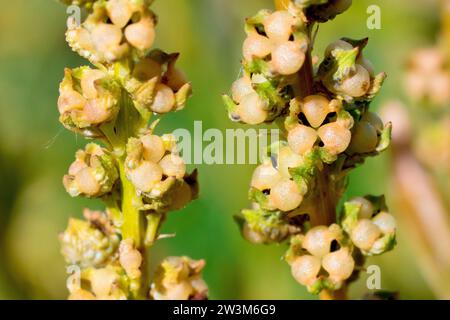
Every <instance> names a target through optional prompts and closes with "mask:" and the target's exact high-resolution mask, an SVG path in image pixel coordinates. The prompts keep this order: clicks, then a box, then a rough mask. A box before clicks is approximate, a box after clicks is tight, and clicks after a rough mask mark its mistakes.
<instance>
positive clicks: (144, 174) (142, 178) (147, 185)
mask: <svg viewBox="0 0 450 320" xmlns="http://www.w3.org/2000/svg"><path fill="white" fill-rule="evenodd" d="M162 175H163V172H162V169H161V167H160V166H159V165H157V164H156V163H153V162H149V161H143V162H142V164H141V165H140V166H139V167H137V168H136V169H134V170H131V171H130V172H129V173H128V176H129V179H130V180H131V182H132V183H133V185H134V186H135V187H136V188H137V189H138V190H139V191H142V192H150V191H151V190H152V189H153V187H154V186H155V185H156V184H157V183H158V182H160V181H161V179H162Z"/></svg>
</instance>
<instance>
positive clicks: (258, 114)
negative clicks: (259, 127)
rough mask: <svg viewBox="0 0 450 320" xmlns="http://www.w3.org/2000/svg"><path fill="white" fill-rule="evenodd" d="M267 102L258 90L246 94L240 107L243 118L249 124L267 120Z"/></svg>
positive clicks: (239, 110) (239, 112)
mask: <svg viewBox="0 0 450 320" xmlns="http://www.w3.org/2000/svg"><path fill="white" fill-rule="evenodd" d="M266 108H267V103H266V102H265V101H264V100H263V99H261V98H260V97H259V95H258V94H257V93H256V92H252V93H250V94H248V95H246V96H245V97H244V98H243V99H242V101H241V103H240V104H239V107H238V114H239V117H240V118H241V120H242V121H243V122H245V123H247V124H251V125H256V124H261V123H263V122H264V121H266V119H267V116H268V111H267V110H265V109H266Z"/></svg>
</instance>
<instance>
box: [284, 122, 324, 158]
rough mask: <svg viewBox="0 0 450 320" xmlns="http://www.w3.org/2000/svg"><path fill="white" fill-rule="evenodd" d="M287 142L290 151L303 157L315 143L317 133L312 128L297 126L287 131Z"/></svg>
mask: <svg viewBox="0 0 450 320" xmlns="http://www.w3.org/2000/svg"><path fill="white" fill-rule="evenodd" d="M287 140H288V143H289V146H290V147H291V149H292V151H294V152H295V153H297V154H300V155H303V154H305V153H306V152H308V151H310V150H311V149H312V148H313V146H314V144H315V143H316V141H317V132H316V130H314V129H313V128H310V127H307V126H304V125H300V124H299V125H297V126H295V128H294V129H292V130H290V131H289V134H288V138H287Z"/></svg>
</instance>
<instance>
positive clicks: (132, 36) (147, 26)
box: [124, 17, 155, 51]
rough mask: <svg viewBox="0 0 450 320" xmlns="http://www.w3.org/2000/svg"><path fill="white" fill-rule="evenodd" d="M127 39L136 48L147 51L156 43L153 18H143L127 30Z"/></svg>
mask: <svg viewBox="0 0 450 320" xmlns="http://www.w3.org/2000/svg"><path fill="white" fill-rule="evenodd" d="M124 34H125V38H126V39H127V41H128V42H129V43H130V44H131V45H132V46H133V47H135V48H137V49H138V50H141V51H145V50H148V49H150V48H151V46H152V45H153V42H154V41H155V25H154V23H153V19H152V18H151V17H143V18H141V20H139V22H137V23H133V24H130V25H129V26H128V27H126V28H125V33H124Z"/></svg>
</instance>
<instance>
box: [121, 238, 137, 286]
mask: <svg viewBox="0 0 450 320" xmlns="http://www.w3.org/2000/svg"><path fill="white" fill-rule="evenodd" d="M119 262H120V265H121V266H122V268H124V269H125V271H126V273H127V275H128V276H129V277H130V278H131V279H136V278H139V277H140V276H141V270H140V267H141V265H142V255H141V253H140V252H139V251H138V250H136V249H135V248H134V246H133V241H130V239H127V240H122V241H121V242H120V246H119Z"/></svg>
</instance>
